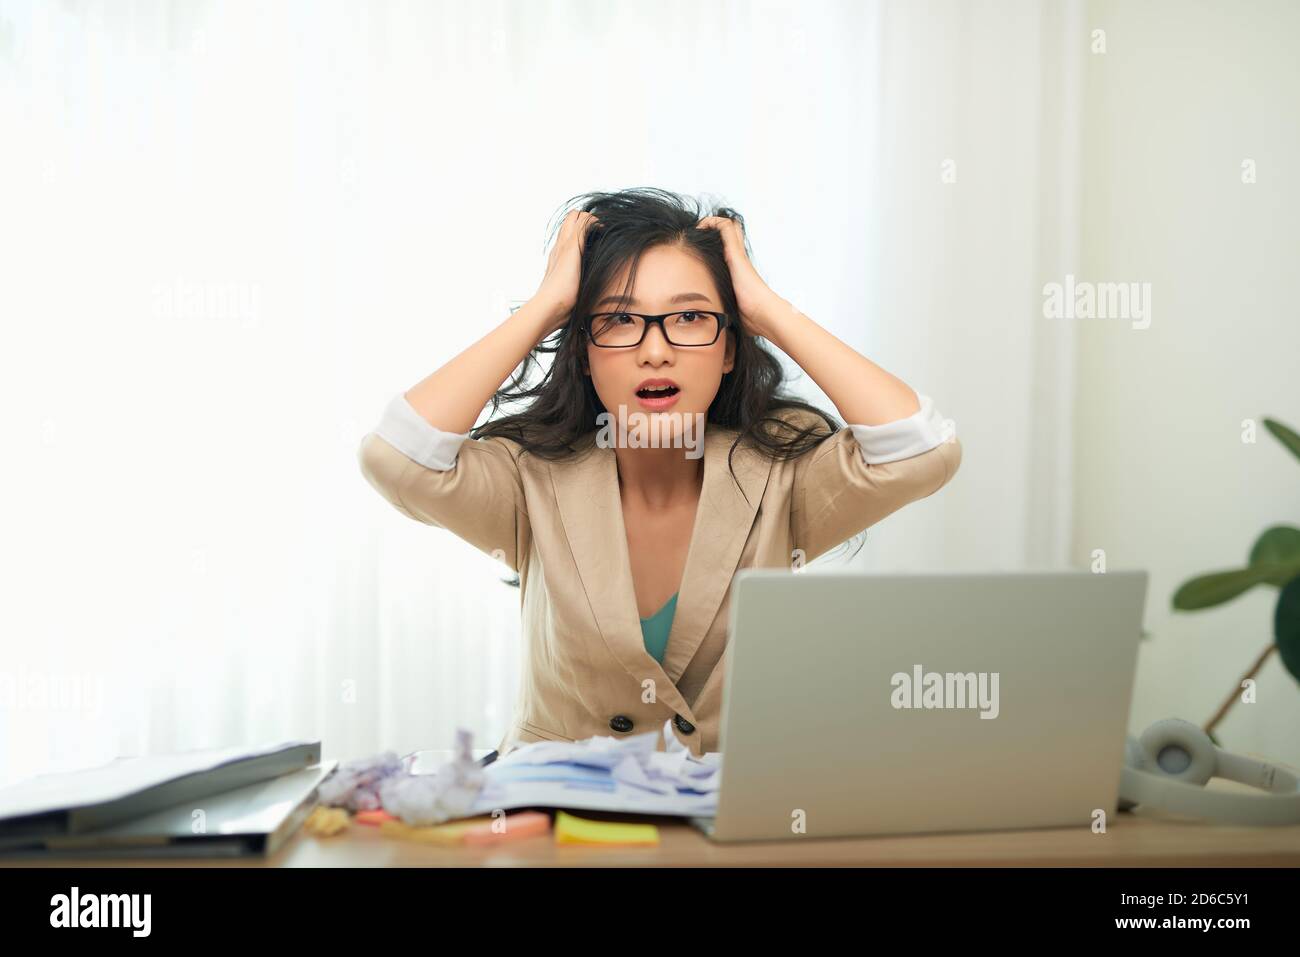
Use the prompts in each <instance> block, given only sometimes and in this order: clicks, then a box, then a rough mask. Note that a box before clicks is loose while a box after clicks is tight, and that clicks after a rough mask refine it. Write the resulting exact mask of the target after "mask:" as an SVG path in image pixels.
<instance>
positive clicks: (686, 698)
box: [360, 189, 961, 755]
mask: <svg viewBox="0 0 1300 957" xmlns="http://www.w3.org/2000/svg"><path fill="white" fill-rule="evenodd" d="M578 199H579V200H581V202H580V203H579V204H578V206H579V207H580V208H573V209H572V210H571V211H569V212H568V214H567V215H566V216H565V218H564V220H563V223H562V225H561V228H560V232H559V237H558V239H557V240H556V242H555V244H554V246H553V247H552V249H551V253H550V259H549V261H548V264H547V269H546V274H545V277H544V278H543V280H542V283H541V285H540V287H539V288H538V290H537V293H536V294H535V295H534V296H533V297H532V299H530V300H528V302H527V303H526V304H525V305H524V306H522V307H520V308H519V309H518V310H517V311H516V312H514V313H513V314H512V315H511V316H510V317H509V318H508V319H506V320H505V321H504V322H503V323H501V325H499V326H498V327H497V328H496V329H494V330H493V331H492V332H490V333H488V334H487V335H486V336H484V337H483V338H482V339H480V340H479V341H478V342H476V343H475V344H474V345H472V346H470V347H469V348H468V349H466V350H465V351H464V352H462V353H461V354H460V355H458V356H457V357H456V358H454V359H452V360H451V361H450V362H448V363H447V364H446V365H444V366H443V367H442V368H440V369H439V370H438V371H436V372H434V373H433V374H432V375H430V376H429V377H428V378H426V379H424V380H423V381H421V382H419V383H417V384H416V385H415V386H413V387H412V388H411V389H409V390H408V391H407V392H405V393H404V394H401V395H397V396H395V397H394V398H393V400H392V402H391V403H390V404H389V405H388V407H387V409H386V410H385V412H384V414H383V417H382V419H381V421H380V423H379V425H378V427H377V428H376V429H375V431H374V432H372V433H370V434H369V435H367V436H366V437H365V439H364V440H363V441H362V444H361V449H360V459H361V468H362V471H363V473H364V474H365V476H366V478H367V479H368V480H369V481H370V483H371V484H372V485H373V486H374V487H375V488H376V489H377V490H378V491H379V493H380V494H381V495H383V496H384V498H386V499H387V500H388V501H389V502H390V503H392V504H393V505H394V506H395V507H396V508H397V509H398V510H400V511H401V512H402V513H403V514H405V515H407V516H409V517H410V518H413V519H415V520H417V521H420V522H424V523H426V524H428V525H432V526H435V527H440V528H445V529H449V530H450V531H452V532H454V533H455V534H456V535H458V536H460V537H461V538H463V539H464V540H465V541H467V542H469V543H470V544H472V545H474V546H475V547H477V548H479V549H481V550H483V551H485V552H487V553H489V554H493V555H495V556H497V557H498V558H500V559H501V560H502V561H504V562H505V564H507V565H509V566H510V568H511V569H513V570H514V571H516V572H517V573H518V575H519V587H520V607H521V613H522V625H523V637H524V642H525V646H526V648H525V655H524V673H523V676H522V681H521V684H520V690H519V697H518V701H517V704H516V713H515V716H514V720H513V722H512V724H511V727H510V728H509V729H508V730H507V733H506V735H505V737H504V738H503V739H502V741H501V743H500V744H499V745H498V747H497V750H498V751H500V752H501V753H503V754H504V753H506V751H507V750H508V749H509V747H510V745H511V744H512V743H515V742H532V741H538V740H557V741H568V740H579V739H582V738H586V737H590V736H592V735H597V734H601V735H608V734H611V733H612V734H614V735H616V736H621V735H626V734H637V733H643V732H646V731H655V730H657V729H659V728H661V727H663V725H664V723H665V721H671V726H672V728H673V729H674V733H675V734H676V735H677V737H678V738H679V740H680V741H681V742H682V743H683V744H684V745H686V746H687V747H688V748H689V749H690V750H691V751H692V752H693V753H695V754H696V755H702V754H704V753H705V752H707V751H717V750H719V742H718V725H719V721H720V717H721V708H722V701H721V696H722V686H723V676H724V674H725V666H726V657H727V647H728V642H727V634H726V629H727V625H728V622H729V614H728V602H729V597H730V594H729V593H730V585H731V580H732V576H733V575H734V574H735V573H736V572H737V571H738V570H739V569H741V568H749V567H778V568H779V567H786V568H798V567H801V566H802V565H803V564H805V563H806V562H809V561H812V560H813V559H814V558H816V557H817V556H818V555H821V554H822V553H824V552H826V551H827V550H828V549H830V548H832V547H834V546H836V545H837V544H840V543H842V542H844V541H846V540H847V539H849V538H850V537H852V536H855V535H856V534H857V533H859V532H861V531H862V530H863V529H865V528H867V527H868V526H870V525H872V524H874V523H875V522H878V521H879V520H880V519H882V518H884V517H885V516H887V515H889V514H890V513H891V512H894V511H895V510H897V509H899V508H901V507H902V506H903V505H905V504H907V503H908V502H911V501H914V500H916V499H919V498H923V497H925V496H927V495H930V494H932V493H933V492H936V491H938V489H939V488H940V487H942V486H943V485H944V484H945V483H946V482H947V481H948V480H949V479H950V478H952V476H953V473H954V472H956V470H957V467H958V464H959V463H960V461H961V446H960V445H959V444H958V442H957V441H956V438H955V436H954V435H953V434H952V431H951V429H950V428H945V427H944V426H945V422H944V420H942V419H941V418H940V417H939V415H938V413H937V411H936V410H935V409H934V406H933V404H932V403H931V401H930V400H929V399H928V398H927V397H924V396H919V397H918V396H917V394H916V393H914V392H913V391H912V390H911V389H910V388H909V387H908V386H907V385H906V384H905V383H903V382H902V381H900V380H899V379H897V378H895V377H894V376H892V375H890V374H889V373H887V372H885V371H884V370H883V369H881V368H880V367H878V366H876V365H875V364H874V363H872V362H870V361H869V360H868V359H866V358H864V357H863V356H861V355H859V354H858V353H857V352H855V351H854V350H852V349H850V348H849V347H848V346H847V345H845V344H844V343H842V342H840V341H839V340H838V339H836V338H835V337H834V336H832V335H831V334H830V333H829V332H827V331H825V330H824V329H822V328H821V327H819V326H818V325H817V324H816V323H815V322H813V320H811V319H809V318H808V317H807V316H805V315H803V314H802V313H801V312H799V311H798V310H797V309H796V308H795V307H794V306H792V305H791V304H790V303H789V302H787V301H785V300H784V299H782V298H781V297H780V296H778V295H777V294H776V293H775V292H773V291H772V290H771V289H769V288H768V286H767V285H766V284H765V283H764V282H763V280H762V279H761V278H760V277H759V275H758V273H757V272H756V271H755V269H754V267H753V265H752V264H751V262H750V260H749V255H748V253H747V250H746V243H745V237H744V233H743V220H742V219H741V217H740V216H739V215H738V214H736V213H735V212H734V211H733V210H730V209H727V208H722V209H718V210H715V211H714V214H713V215H708V216H704V217H701V216H700V215H699V213H700V209H699V208H698V207H696V208H692V207H691V205H690V203H689V202H688V201H687V200H685V199H683V198H681V197H678V196H676V195H674V194H671V193H667V192H663V191H660V190H654V189H635V190H625V191H622V192H618V193H595V194H588V195H586V196H583V197H578ZM571 202H572V201H571ZM647 316H648V317H649V318H647ZM557 334H558V335H557ZM553 336H554V338H553V339H552V337H553ZM757 337H762V338H764V339H767V340H769V341H770V342H773V343H775V344H776V345H777V346H778V347H780V348H781V349H782V350H783V351H785V352H786V353H787V354H788V355H789V356H790V357H791V358H792V359H793V360H794V361H795V362H797V363H798V364H799V365H800V366H801V367H802V368H803V370H804V371H806V372H807V373H808V375H810V376H811V377H812V379H813V380H814V381H815V382H816V383H817V385H818V386H820V387H821V389H822V390H823V391H824V392H825V393H826V395H827V396H829V397H830V399H831V401H833V402H834V403H835V405H836V408H837V409H838V411H839V413H840V416H841V417H842V418H843V419H844V420H845V421H846V422H849V423H853V424H852V425H850V426H849V427H848V428H842V427H839V426H837V425H836V423H835V422H834V421H833V420H832V419H831V418H830V417H829V416H827V415H826V414H825V413H823V412H821V411H820V410H818V409H816V408H815V407H813V406H811V405H808V404H807V403H804V402H800V401H798V400H796V399H793V398H791V397H789V396H785V395H782V394H781V393H780V388H781V384H782V372H781V367H780V365H779V363H778V361H777V359H776V358H775V356H774V355H773V354H772V353H770V352H768V351H767V350H765V349H764V348H762V347H761V346H760V345H759V343H758V342H757ZM545 340H551V341H550V342H549V343H547V342H545ZM542 352H548V353H554V361H553V362H552V364H551V366H550V368H549V369H548V370H547V372H546V374H545V375H544V377H543V378H542V379H541V381H540V382H539V383H538V384H537V385H536V386H535V387H532V388H525V387H524V386H523V383H524V382H525V381H526V379H527V376H528V370H529V368H530V365H531V363H533V362H535V361H536V357H537V355H538V354H539V353H542ZM521 362H522V363H523V368H522V370H521V371H520V372H519V374H518V376H517V377H516V378H515V380H514V382H512V383H511V387H513V386H516V385H517V386H519V389H518V391H511V387H505V388H502V384H503V382H504V381H505V379H506V378H507V376H509V375H510V374H511V372H512V371H513V370H514V369H516V368H517V367H518V366H520V363H521ZM650 390H653V392H652V391H650ZM489 400H490V401H491V402H492V406H493V412H494V413H495V412H496V411H497V410H498V409H499V408H500V404H501V403H502V402H503V401H516V400H531V401H530V402H529V404H528V406H527V408H525V409H523V410H521V411H519V412H517V413H515V414H512V415H507V416H504V417H500V418H496V419H493V420H489V421H488V422H487V423H485V424H484V425H482V426H480V427H478V428H477V429H474V428H473V426H474V423H475V421H476V420H477V419H478V416H479V414H480V413H481V412H482V410H483V409H484V407H485V406H486V405H487V403H488V402H489ZM696 423H699V424H702V425H703V429H702V435H701V433H700V431H699V430H697V429H695V428H694V425H695V424H696ZM610 425H612V426H613V427H612V428H610V427H608V426H610ZM660 426H666V427H664V428H659V427H660ZM471 438H472V439H473V440H472V441H467V440H469V439H471ZM647 439H650V440H654V441H646V440H647ZM701 453H702V454H701Z"/></svg>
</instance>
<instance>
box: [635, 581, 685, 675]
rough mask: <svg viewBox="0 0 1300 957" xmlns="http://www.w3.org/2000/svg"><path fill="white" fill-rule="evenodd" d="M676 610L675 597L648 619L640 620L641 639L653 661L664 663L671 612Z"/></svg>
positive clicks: (671, 622) (671, 617)
mask: <svg viewBox="0 0 1300 957" xmlns="http://www.w3.org/2000/svg"><path fill="white" fill-rule="evenodd" d="M676 610H677V595H676V594H674V595H673V597H672V598H669V599H668V602H667V603H666V604H665V605H664V606H663V607H662V608H660V609H659V610H658V611H657V612H655V613H654V614H653V615H651V616H650V617H649V618H642V619H641V637H642V638H643V639H644V640H645V650H646V651H648V652H650V654H651V655H652V656H653V657H654V660H655V661H657V662H659V663H660V664H663V663H664V649H665V648H667V647H668V632H669V631H670V630H671V629H672V627H673V612H675V611H676Z"/></svg>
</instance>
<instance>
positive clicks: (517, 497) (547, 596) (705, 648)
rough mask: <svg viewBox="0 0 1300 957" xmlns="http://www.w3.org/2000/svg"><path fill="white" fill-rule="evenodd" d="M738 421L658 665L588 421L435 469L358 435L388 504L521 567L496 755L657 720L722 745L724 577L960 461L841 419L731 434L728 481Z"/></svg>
mask: <svg viewBox="0 0 1300 957" xmlns="http://www.w3.org/2000/svg"><path fill="white" fill-rule="evenodd" d="M793 414H794V415H795V416H796V417H797V418H802V416H804V415H806V414H807V413H793ZM805 421H809V422H814V421H815V422H820V420H819V419H808V420H805ZM736 434H737V433H736V432H735V431H732V430H727V429H723V428H720V427H717V426H709V427H708V428H707V429H706V430H705V436H704V483H703V490H702V494H701V497H700V504H699V511H698V513H697V514H698V517H697V520H696V523H695V527H694V532H693V535H692V538H691V543H690V549H689V552H688V553H687V557H686V569H685V573H684V575H683V578H682V583H681V588H680V591H679V593H678V599H677V608H676V612H675V615H674V618H673V621H672V628H671V631H670V632H669V637H668V646H667V649H666V651H665V653H664V662H663V664H662V665H660V663H659V662H658V661H656V660H655V659H654V657H653V656H652V655H651V654H650V653H649V652H648V651H646V649H645V644H644V639H643V637H642V632H641V622H640V618H639V613H638V609H637V603H636V594H635V592H634V590H633V585H632V572H631V564H630V561H629V557H628V551H627V536H626V532H625V529H624V525H623V510H622V504H621V500H620V497H619V490H618V480H617V469H616V464H615V455H614V450H613V449H612V448H602V447H600V446H599V445H597V444H596V442H595V433H594V432H593V433H592V435H591V436H590V437H589V438H588V440H586V441H585V443H584V445H582V446H580V447H579V449H580V454H579V455H578V456H576V457H574V458H572V459H570V460H566V461H564V462H546V461H544V460H542V459H539V458H536V457H534V456H531V455H524V456H523V457H522V458H520V457H519V452H520V447H519V445H518V444H517V443H515V442H513V441H512V440H509V439H503V438H499V437H493V438H488V439H481V440H466V441H464V443H463V445H461V446H460V448H459V454H458V456H456V458H455V460H454V463H453V464H452V465H451V467H450V468H447V469H445V470H444V469H437V468H430V467H427V466H426V465H422V464H420V463H419V462H417V461H414V460H413V459H412V458H409V457H408V456H407V455H406V454H403V452H400V451H398V449H397V448H395V447H394V446H393V445H392V444H390V442H389V441H387V440H386V439H384V438H382V437H380V435H379V434H378V432H372V433H370V434H369V435H367V436H366V437H365V438H364V439H363V441H362V443H361V447H360V451H359V456H360V464H361V469H362V472H363V474H364V475H365V477H366V478H367V480H369V482H370V483H371V485H373V486H374V487H375V488H376V489H377V490H378V491H379V493H380V494H381V495H382V496H383V497H384V498H385V499H387V500H388V501H389V502H390V503H391V504H392V505H393V506H394V507H395V508H397V509H398V510H399V511H400V512H402V513H403V514H404V515H406V516H408V517H409V518H412V519H415V520H416V521H419V522H423V523H425V524H428V525H432V526H434V527H439V528H445V529H447V530H449V531H451V532H453V533H455V534H456V535H458V536H459V537H460V538H462V539H464V540H465V541H466V542H468V543H469V544H471V545H473V546H475V547H476V548H479V549H481V550H482V551H484V552H487V553H489V554H493V553H494V552H495V553H496V554H497V556H498V557H501V558H503V559H504V561H505V563H506V564H507V565H509V566H510V568H512V569H513V570H515V571H517V572H518V573H519V577H520V589H519V600H520V609H521V614H522V622H521V624H522V639H523V642H524V645H525V648H524V655H523V674H522V676H521V680H520V687H519V694H518V699H517V703H516V706H515V714H514V717H513V720H512V722H511V725H510V727H509V728H508V729H507V730H506V733H505V735H504V736H503V737H502V739H501V741H500V743H499V744H498V745H497V750H498V751H500V752H501V753H502V754H505V753H507V752H508V750H509V749H510V747H511V746H512V744H513V743H515V742H533V741H539V740H552V741H571V740H578V739H582V738H586V737H590V736H592V735H613V736H616V737H617V736H621V735H624V734H640V733H644V732H647V731H657V730H659V729H660V728H662V727H663V726H664V723H665V721H671V722H672V728H673V732H674V734H676V736H677V738H678V739H679V740H680V741H681V742H682V743H683V744H685V745H686V746H687V747H688V748H689V749H690V750H691V751H692V752H693V753H694V754H696V755H702V754H703V753H705V752H707V751H718V750H720V748H719V742H718V726H719V721H720V719H721V714H722V688H723V677H724V675H725V669H726V664H727V651H728V647H729V642H728V635H727V628H728V625H729V623H730V621H729V615H728V603H729V598H730V585H731V580H732V576H733V575H734V574H735V573H736V572H737V571H738V570H739V569H742V568H753V567H763V568H791V567H792V566H794V565H797V564H800V563H806V562H809V561H812V560H813V559H814V558H816V557H817V556H818V555H821V554H822V553H823V552H825V551H827V550H829V549H831V548H833V547H835V546H836V545H838V544H840V543H841V542H843V541H845V540H846V539H848V538H850V537H851V536H853V535H854V534H856V533H857V532H859V531H861V530H862V529H865V528H867V527H868V526H870V525H873V524H874V523H876V522H878V521H880V520H881V519H882V518H884V517H885V516H887V515H889V514H890V513H891V512H894V511H896V510H897V509H899V508H901V507H902V506H904V505H906V504H907V503H909V502H912V501H914V500H916V499H920V498H924V497H925V496H928V495H932V494H933V493H934V492H936V491H938V490H939V489H940V488H941V487H943V485H944V484H945V483H947V482H948V480H949V479H951V478H952V476H953V474H954V473H955V472H956V471H957V467H958V465H959V464H960V462H961V446H960V444H959V443H958V441H957V439H956V437H955V436H952V435H950V436H949V437H948V438H947V440H946V441H944V442H942V443H941V444H939V445H937V446H935V447H933V448H932V449H930V450H929V451H926V452H923V453H921V454H918V455H913V456H912V457H910V458H904V459H901V460H899V461H893V462H889V463H887V464H879V465H868V464H866V462H865V461H864V459H863V456H862V454H861V451H860V449H859V445H858V443H857V440H856V439H855V436H854V433H853V431H851V430H850V429H849V428H844V429H842V430H841V431H839V432H836V433H835V434H834V435H833V436H831V437H830V438H828V439H826V440H824V441H823V442H822V443H821V444H820V445H818V446H816V447H815V448H814V449H812V450H811V451H810V452H808V453H806V454H804V455H803V456H801V457H800V458H797V459H794V460H792V461H789V462H773V461H772V460H770V459H768V458H766V457H764V456H762V455H761V454H759V453H757V452H755V451H754V450H753V449H749V448H747V447H740V448H737V450H736V454H735V456H734V457H733V459H732V465H733V466H734V469H735V474H736V478H737V479H739V484H740V488H738V487H737V486H736V483H735V482H734V481H733V479H732V476H731V474H730V473H729V472H728V469H727V451H728V449H729V448H730V446H731V443H732V442H733V441H734V440H735V437H736ZM741 489H743V490H744V494H742V492H741ZM746 499H748V501H747V500H746ZM498 549H499V551H497V550H498ZM796 550H801V551H796Z"/></svg>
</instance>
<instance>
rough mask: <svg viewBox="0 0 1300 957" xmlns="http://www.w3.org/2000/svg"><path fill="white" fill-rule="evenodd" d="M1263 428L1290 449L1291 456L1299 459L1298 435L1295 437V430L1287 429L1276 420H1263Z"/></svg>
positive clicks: (1299, 441) (1299, 443) (1299, 438)
mask: <svg viewBox="0 0 1300 957" xmlns="http://www.w3.org/2000/svg"><path fill="white" fill-rule="evenodd" d="M1264 428H1266V429H1268V430H1269V431H1270V432H1272V433H1273V434H1274V435H1275V436H1277V440H1278V441H1279V442H1281V443H1282V444H1283V445H1285V446H1286V447H1287V448H1288V449H1290V450H1291V454H1292V455H1294V456H1295V457H1296V458H1298V459H1300V435H1296V433H1295V430H1293V429H1289V428H1287V427H1286V426H1285V425H1283V424H1282V423H1281V422H1278V421H1277V420H1276V419H1265V420H1264Z"/></svg>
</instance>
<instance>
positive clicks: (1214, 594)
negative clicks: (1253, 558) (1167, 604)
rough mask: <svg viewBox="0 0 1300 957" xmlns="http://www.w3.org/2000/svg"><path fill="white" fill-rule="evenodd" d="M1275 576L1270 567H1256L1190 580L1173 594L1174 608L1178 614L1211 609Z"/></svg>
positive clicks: (1273, 570) (1212, 573)
mask: <svg viewBox="0 0 1300 957" xmlns="http://www.w3.org/2000/svg"><path fill="white" fill-rule="evenodd" d="M1273 573H1275V569H1274V568H1273V566H1271V565H1255V566H1252V567H1250V568H1238V569H1235V570H1233V571H1227V572H1211V573H1210V574H1208V575H1198V576H1197V577H1196V578H1190V579H1188V580H1187V581H1185V582H1183V583H1182V585H1180V586H1179V588H1178V591H1176V592H1174V608H1176V609H1177V610H1179V611H1196V610H1197V609H1198V608H1211V607H1213V606H1214V605H1222V604H1223V603H1224V602H1225V601H1230V600H1232V599H1233V598H1236V597H1237V596H1238V595H1240V594H1241V593H1242V592H1244V591H1249V590H1250V589H1252V588H1254V587H1255V586H1256V585H1258V584H1261V583H1262V582H1266V581H1268V580H1269V576H1270V574H1273Z"/></svg>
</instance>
